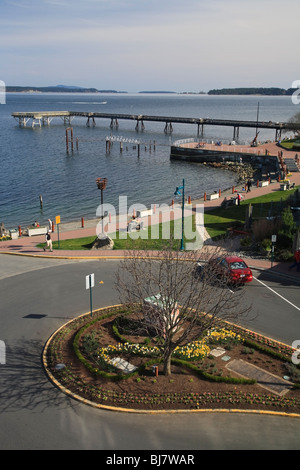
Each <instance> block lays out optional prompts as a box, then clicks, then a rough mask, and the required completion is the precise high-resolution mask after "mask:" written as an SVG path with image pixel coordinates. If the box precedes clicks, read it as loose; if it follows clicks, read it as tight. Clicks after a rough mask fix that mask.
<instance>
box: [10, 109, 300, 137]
mask: <svg viewBox="0 0 300 470" xmlns="http://www.w3.org/2000/svg"><path fill="white" fill-rule="evenodd" d="M12 117H13V118H15V119H16V120H17V121H18V122H19V126H20V127H26V126H27V124H28V123H29V122H30V121H31V126H32V127H34V126H36V125H38V126H42V125H50V123H51V121H52V120H53V119H54V118H60V119H62V120H63V122H64V124H67V125H70V123H71V121H72V119H74V118H75V117H76V118H77V117H84V118H86V119H87V121H86V125H87V126H90V125H92V126H95V125H96V119H108V120H110V127H111V128H113V127H116V128H118V126H119V121H120V120H130V121H135V122H136V126H135V128H136V130H139V129H144V127H145V124H144V123H145V122H147V121H151V122H162V123H164V124H165V127H164V132H165V133H172V131H173V124H192V125H196V126H197V135H203V133H204V126H221V127H223V126H225V127H233V140H237V139H238V138H239V129H240V127H244V128H254V129H270V130H272V129H274V130H275V140H278V139H280V138H281V132H282V131H283V130H289V129H290V128H291V124H290V123H287V122H272V121H269V122H263V121H239V120H230V119H210V118H189V117H176V116H148V115H144V114H139V115H137V114H111V113H95V112H85V111H30V112H14V113H12ZM293 130H300V124H293Z"/></svg>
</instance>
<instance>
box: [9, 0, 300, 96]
mask: <svg viewBox="0 0 300 470" xmlns="http://www.w3.org/2000/svg"><path fill="white" fill-rule="evenodd" d="M299 18H300V2H299V0H285V1H282V0H206V1H204V0H184V1H182V0H147V1H146V0H82V1H80V0H61V1H60V0H0V41H1V42H0V44H1V47H0V80H3V81H4V82H5V84H6V86H9V85H10V86H28V85H30V86H54V85H61V84H62V85H72V86H82V87H87V88H89V87H94V88H97V89H100V90H108V89H113V90H117V91H127V92H139V91H144V90H147V91H161V90H164V91H167V90H168V91H175V92H196V93H197V92H199V91H205V92H207V91H209V90H211V89H213V88H234V87H273V86H275V87H281V88H290V87H291V85H292V82H293V81H295V80H300V65H299V64H300V61H299V44H300V27H299Z"/></svg>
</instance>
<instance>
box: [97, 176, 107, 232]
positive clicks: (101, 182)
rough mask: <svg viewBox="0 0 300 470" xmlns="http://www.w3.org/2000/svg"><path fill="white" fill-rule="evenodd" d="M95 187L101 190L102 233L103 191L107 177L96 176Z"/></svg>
mask: <svg viewBox="0 0 300 470" xmlns="http://www.w3.org/2000/svg"><path fill="white" fill-rule="evenodd" d="M96 183H97V187H98V189H100V191H101V217H102V233H103V218H104V213H103V191H104V189H106V184H107V178H97V179H96Z"/></svg>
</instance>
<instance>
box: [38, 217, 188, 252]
mask: <svg viewBox="0 0 300 470" xmlns="http://www.w3.org/2000/svg"><path fill="white" fill-rule="evenodd" d="M181 227H182V222H181V219H178V220H176V221H175V222H174V221H170V224H169V223H168V222H165V223H162V224H158V225H154V226H152V227H148V228H146V229H145V230H141V231H139V232H130V233H128V232H117V233H116V234H115V236H114V237H112V239H113V241H114V250H153V251H155V250H161V249H163V247H164V246H165V244H166V243H168V244H169V241H170V238H171V236H172V237H173V238H174V249H175V250H176V249H179V248H180V245H181ZM185 229H186V230H185V234H187V235H185V237H184V244H185V245H186V243H188V242H189V243H192V242H194V241H195V234H194V233H193V231H194V230H195V224H194V217H186V218H185ZM189 234H190V235H189ZM95 239H96V235H93V236H90V237H84V238H74V239H68V240H60V241H59V248H58V242H57V241H54V242H53V249H54V250H58V249H60V250H90V249H91V248H92V245H93V243H94V241H95ZM38 246H39V247H41V248H42V247H43V246H45V244H44V243H41V244H39V245H38Z"/></svg>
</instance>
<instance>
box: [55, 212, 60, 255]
mask: <svg viewBox="0 0 300 470" xmlns="http://www.w3.org/2000/svg"><path fill="white" fill-rule="evenodd" d="M55 222H56V225H57V242H58V249H59V224H60V215H57V216H56V217H55Z"/></svg>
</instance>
